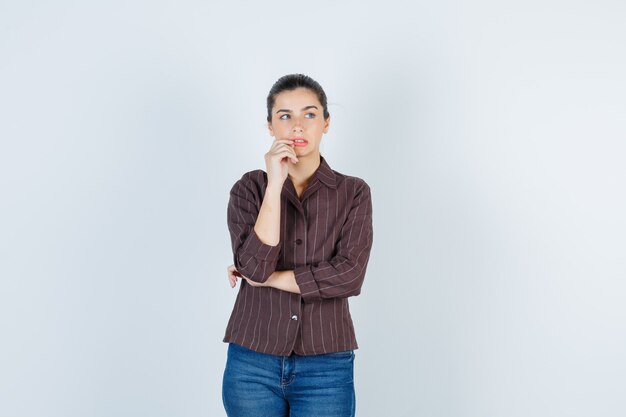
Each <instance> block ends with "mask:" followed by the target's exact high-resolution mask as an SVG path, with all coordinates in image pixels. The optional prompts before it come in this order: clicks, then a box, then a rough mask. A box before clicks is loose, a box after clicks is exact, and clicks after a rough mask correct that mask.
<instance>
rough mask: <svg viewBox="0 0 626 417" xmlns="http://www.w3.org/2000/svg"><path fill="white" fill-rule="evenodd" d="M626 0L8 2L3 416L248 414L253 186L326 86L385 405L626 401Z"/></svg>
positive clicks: (362, 406)
mask: <svg viewBox="0 0 626 417" xmlns="http://www.w3.org/2000/svg"><path fill="white" fill-rule="evenodd" d="M625 21H626V3H624V2H623V1H607V0H600V1H593V2H592V1H587V2H583V1H565V0H561V1H555V0H548V1H546V0H542V1H517V2H511V1H504V2H503V1H472V2H461V1H436V2H433V1H428V2H427V1H419V2H416V1H410V2H409V1H406V2H400V1H380V2H373V3H367V2H363V1H356V0H354V1H343V2H342V1H332V2H331V1H313V2H287V1H283V2H274V1H271V2H268V1H266V2H252V1H251V2H235V1H233V2H228V3H227V2H220V3H218V2H199V1H195V2H194V1H176V2H174V1H170V2H163V1H148V0H135V1H106V2H104V1H103V2H79V1H56V2H29V1H12V2H7V1H2V2H0V140H1V145H0V187H1V189H0V193H1V194H0V210H1V216H0V276H1V287H0V331H1V343H0V370H1V371H0V416H2V417H36V416H46V417H48V416H50V417H57V416H58V417H85V416H94V417H100V416H102V417H105V416H106V417H111V416H116V417H122V416H152V417H158V416H172V417H173V416H176V417H187V416H224V415H225V414H224V411H223V407H222V402H221V378H222V372H223V368H224V364H225V357H226V344H224V343H223V342H222V337H223V334H224V330H225V327H226V323H227V319H228V316H229V314H230V312H231V308H232V305H233V302H234V298H235V295H236V291H238V289H239V285H238V286H237V288H236V289H232V288H230V287H229V285H228V281H227V277H226V267H227V266H228V265H229V264H230V262H231V260H232V255H231V252H230V251H231V249H230V240H229V235H228V231H227V228H226V205H227V201H228V191H229V190H230V187H231V186H232V184H233V183H234V182H235V181H236V180H237V179H239V178H240V176H241V175H242V174H243V173H244V172H246V171H249V170H252V169H257V168H261V169H265V166H264V160H263V154H264V153H265V152H266V151H267V149H269V146H270V144H271V140H272V138H271V137H270V136H269V135H268V133H267V130H266V127H265V112H266V109H265V98H266V95H267V93H268V91H269V88H270V87H271V85H272V84H273V83H274V81H276V79H278V77H280V76H281V75H284V74H287V73H293V72H303V73H305V74H308V75H310V76H312V77H313V78H315V79H316V80H318V81H319V82H320V83H321V84H322V86H323V87H324V88H325V90H326V92H327V94H328V97H329V110H330V113H331V115H332V120H331V126H330V129H329V132H328V134H327V135H326V136H324V139H323V143H322V147H321V152H322V154H323V155H324V156H325V157H326V158H327V160H328V161H329V163H330V165H331V166H332V167H333V168H334V169H335V170H337V171H339V172H342V173H346V174H349V175H355V176H359V177H361V178H363V179H365V180H366V181H367V182H368V183H369V184H370V186H371V189H372V198H373V207H374V228H375V229H374V230H375V233H374V234H375V241H374V247H373V249H372V256H371V260H370V265H369V268H368V273H367V277H366V281H365V284H364V286H363V292H362V294H361V295H360V296H358V297H353V298H352V299H351V300H350V302H351V311H352V315H353V319H354V321H355V326H356V331H357V339H358V342H359V345H360V349H358V350H356V358H355V377H356V393H357V415H359V416H361V417H367V416H372V417H379V416H429V417H436V416H442V417H448V416H450V417H470V416H475V417H501V416H506V417H514V416H520V417H521V416H523V417H527V416H546V417H547V416H550V417H553V416H585V417H588V416H617V415H624V414H626V397H624V392H626V361H625V359H624V352H625V350H626V307H625V306H624V300H625V295H626V294H625V292H626V285H625V284H624V278H625V277H626V262H625V256H624V255H625V252H626V241H625V234H626V221H625V220H624V214H623V213H625V212H626V197H625V194H624V181H625V180H626V164H624V159H625V151H626V145H625V139H626V125H625V114H626V99H625V97H626V77H625V76H624V74H626V48H625V47H624V45H625V43H626V25H624V22H625Z"/></svg>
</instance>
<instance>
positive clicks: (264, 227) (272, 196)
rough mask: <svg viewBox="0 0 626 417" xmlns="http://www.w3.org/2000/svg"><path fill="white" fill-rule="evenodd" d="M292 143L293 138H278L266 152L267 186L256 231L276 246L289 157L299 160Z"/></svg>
mask: <svg viewBox="0 0 626 417" xmlns="http://www.w3.org/2000/svg"><path fill="white" fill-rule="evenodd" d="M292 143H293V141H292V140H291V139H289V140H286V139H276V140H274V142H273V143H272V147H271V148H270V150H269V151H268V152H267V153H266V154H265V165H266V167H267V188H266V189H265V196H264V197H263V202H262V203H261V209H260V210H259V216H258V218H257V220H256V223H255V225H254V231H255V232H256V234H257V236H258V237H259V239H261V241H262V242H263V243H265V244H267V245H272V246H275V245H278V242H279V241H280V194H281V192H282V189H283V183H284V182H285V180H286V179H287V175H288V174H289V162H288V161H287V158H291V160H292V162H293V163H297V162H298V158H297V156H296V152H295V151H294V150H293V146H291V145H292Z"/></svg>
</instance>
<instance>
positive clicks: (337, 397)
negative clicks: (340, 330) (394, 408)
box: [222, 343, 356, 417]
mask: <svg viewBox="0 0 626 417" xmlns="http://www.w3.org/2000/svg"><path fill="white" fill-rule="evenodd" d="M353 376H354V351H353V350H345V351H343V352H334V353H326V354H321V355H306V356H300V355H297V354H295V353H292V354H291V355H290V356H277V355H269V354H266V353H261V352H256V351H254V350H251V349H248V348H246V347H243V346H240V345H238V344H235V343H229V344H228V356H227V360H226V368H225V369H224V379H223V382H222V400H223V402H224V408H225V410H226V414H227V415H228V417H287V416H290V417H354V414H355V407H356V397H355V394H354V379H353Z"/></svg>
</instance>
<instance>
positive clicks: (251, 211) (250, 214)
mask: <svg viewBox="0 0 626 417" xmlns="http://www.w3.org/2000/svg"><path fill="white" fill-rule="evenodd" d="M292 143H293V142H292V141H291V140H284V139H282V140H280V139H277V140H275V141H274V142H273V143H272V147H271V148H270V150H269V151H268V152H267V153H266V154H265V162H266V166H267V187H266V189H265V195H264V197H263V201H262V202H261V207H260V208H259V211H258V213H256V212H255V211H256V210H255V207H256V204H255V203H254V202H253V201H251V200H253V198H251V197H250V195H249V194H250V192H249V190H248V187H247V186H246V183H245V181H239V182H238V183H237V184H235V186H234V187H233V189H232V190H231V195H230V201H229V208H228V216H227V217H228V229H229V231H230V234H231V240H232V246H233V259H234V265H235V267H236V268H237V270H238V271H239V273H241V274H242V275H243V276H245V277H247V278H249V279H251V280H252V281H255V282H260V283H263V282H265V281H266V280H267V279H268V278H269V276H270V275H271V274H272V273H273V272H274V270H275V267H276V261H277V258H278V253H279V250H280V245H279V243H280V211H281V209H280V195H281V191H282V187H283V183H284V182H285V179H286V178H287V175H288V161H287V158H290V159H291V160H292V161H293V162H294V163H297V161H298V159H297V157H296V154H295V151H294V150H293V146H292Z"/></svg>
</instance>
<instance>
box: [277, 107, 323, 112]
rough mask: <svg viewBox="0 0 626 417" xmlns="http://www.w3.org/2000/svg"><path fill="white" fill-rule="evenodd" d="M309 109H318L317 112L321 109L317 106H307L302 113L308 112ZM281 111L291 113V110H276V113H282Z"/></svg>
mask: <svg viewBox="0 0 626 417" xmlns="http://www.w3.org/2000/svg"><path fill="white" fill-rule="evenodd" d="M308 109H316V110H319V109H318V108H317V106H306V107H303V108H302V110H301V111H305V110H308ZM281 111H284V112H286V113H291V110H289V109H280V110H276V113H280V112H281Z"/></svg>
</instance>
